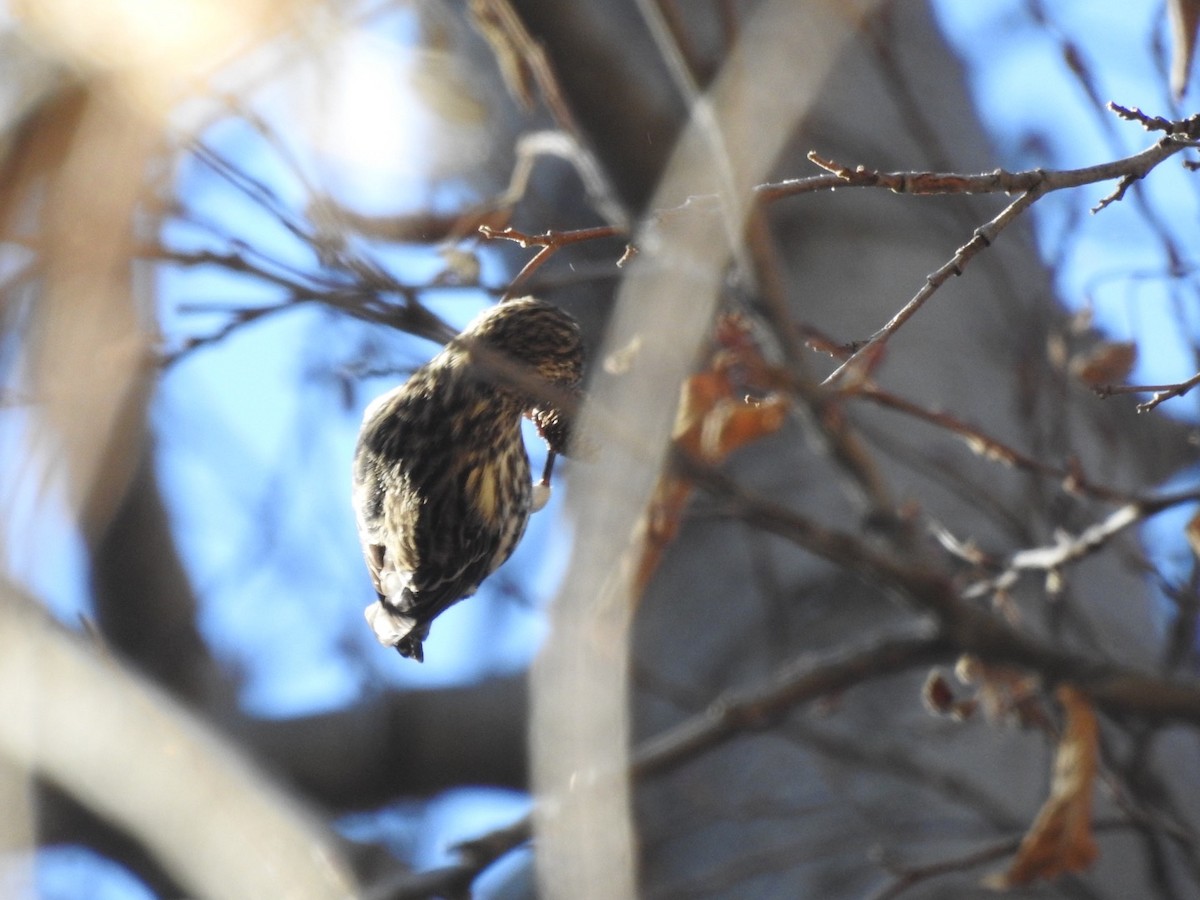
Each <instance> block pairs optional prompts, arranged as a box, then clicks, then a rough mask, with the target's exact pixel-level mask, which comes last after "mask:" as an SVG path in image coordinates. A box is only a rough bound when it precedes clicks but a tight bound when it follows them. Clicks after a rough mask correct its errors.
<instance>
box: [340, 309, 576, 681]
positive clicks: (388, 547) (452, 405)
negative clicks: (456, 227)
mask: <svg viewBox="0 0 1200 900" xmlns="http://www.w3.org/2000/svg"><path fill="white" fill-rule="evenodd" d="M582 371H583V344H582V341H581V340H580V335H579V327H578V325H577V324H576V323H575V320H574V319H572V318H571V317H570V316H569V315H567V313H565V312H563V311H562V310H560V309H559V308H558V307H556V306H553V305H551V304H549V303H545V302H543V301H541V300H536V299H534V298H533V297H523V298H521V299H519V300H511V301H509V302H507V303H502V304H500V305H498V306H495V307H492V308H491V309H488V310H486V311H485V312H483V313H482V314H480V315H479V316H478V317H476V318H475V320H474V321H472V322H471V323H470V324H469V325H468V326H467V327H466V328H465V329H464V330H463V332H462V333H461V334H459V335H458V337H456V338H454V340H452V341H451V342H450V343H449V344H448V345H447V346H446V348H445V349H444V350H442V352H441V353H439V354H438V355H437V356H436V357H434V358H433V359H432V360H431V361H430V362H429V363H427V364H426V365H424V366H422V367H421V368H420V369H418V370H417V371H416V372H415V373H413V376H412V377H411V378H410V379H409V380H408V381H407V382H406V383H404V384H403V385H401V386H400V387H398V388H396V389H395V390H392V391H390V392H389V393H387V394H384V395H383V396H382V397H379V398H378V399H377V400H375V401H374V402H373V403H372V404H371V405H370V406H369V407H368V408H367V411H366V414H365V415H364V417H363V425H362V430H361V432H360V433H359V437H358V446H357V448H356V449H355V454H354V509H355V516H356V519H357V522H358V536H359V540H360V541H361V542H362V547H363V555H364V556H365V557H366V560H367V568H368V570H369V571H370V573H371V580H372V581H373V582H374V584H375V590H376V592H377V594H378V597H379V599H378V600H377V601H376V602H375V603H372V604H371V605H370V606H369V607H367V610H366V617H367V621H368V622H369V623H370V624H371V627H372V629H374V631H375V636H376V637H377V638H378V639H379V642H380V643H381V644H384V645H387V646H393V647H395V648H396V649H397V650H398V651H399V652H400V654H401V655H402V656H407V657H411V658H413V659H415V660H417V661H418V662H421V661H423V660H424V650H423V648H422V643H421V642H422V641H423V640H424V639H425V638H426V637H427V636H428V634H429V625H430V623H431V622H432V621H433V620H434V619H435V618H436V617H437V616H438V615H439V614H441V613H442V612H443V611H444V610H445V609H447V608H448V607H450V606H452V605H453V604H455V603H457V602H458V601H459V600H462V599H464V598H466V597H470V596H471V595H472V594H474V593H475V591H476V589H477V588H478V587H479V585H480V583H481V582H482V581H483V580H484V579H485V578H486V577H487V576H488V575H490V574H491V573H492V572H493V571H494V570H495V569H496V568H497V567H499V566H500V564H501V563H503V562H504V561H505V560H506V559H508V557H509V555H511V554H512V552H513V549H514V548H515V547H516V545H517V542H518V541H519V540H520V539H521V535H522V534H524V532H525V524H526V522H527V521H528V519H529V513H530V511H531V509H533V508H534V485H533V484H532V481H531V477H530V471H529V458H528V456H527V455H526V453H525V444H524V441H523V439H522V437H521V417H522V416H529V417H530V418H532V419H533V421H534V423H535V424H536V425H537V427H538V431H539V433H540V434H541V435H542V437H543V438H544V439H545V440H546V442H547V443H548V444H549V446H550V459H549V461H548V464H547V472H546V475H545V476H543V486H544V485H545V484H546V479H547V478H548V476H549V468H550V464H551V463H552V462H553V458H554V455H555V454H556V453H558V452H562V451H564V450H565V449H566V444H567V442H568V441H569V439H570V431H569V426H568V423H569V416H567V415H565V414H564V411H562V410H559V409H557V408H556V407H555V406H554V402H553V400H554V398H555V397H558V398H561V397H562V396H564V392H565V393H566V395H568V396H571V397H574V396H577V394H578V390H579V382H580V380H581V377H582ZM545 493H546V494H547V496H548V489H547V490H546V491H545ZM541 502H542V503H544V502H545V499H544V498H543V499H542V500H541ZM537 508H540V504H539V505H538V507H537Z"/></svg>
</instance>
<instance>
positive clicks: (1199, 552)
mask: <svg viewBox="0 0 1200 900" xmlns="http://www.w3.org/2000/svg"><path fill="white" fill-rule="evenodd" d="M1183 533H1184V535H1185V536H1186V537H1187V542H1188V546H1189V547H1191V548H1192V553H1194V554H1195V555H1196V557H1197V558H1200V512H1197V513H1196V514H1195V515H1194V516H1192V517H1191V518H1190V519H1189V520H1188V523H1187V525H1185V526H1184V528H1183Z"/></svg>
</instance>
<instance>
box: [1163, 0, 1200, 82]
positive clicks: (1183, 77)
mask: <svg viewBox="0 0 1200 900" xmlns="http://www.w3.org/2000/svg"><path fill="white" fill-rule="evenodd" d="M1167 13H1168V16H1169V17H1170V21H1171V93H1172V94H1174V95H1175V98H1176V99H1182V98H1183V95H1184V92H1185V91H1186V90H1187V83H1188V75H1189V74H1190V73H1191V71H1192V57H1193V56H1194V55H1195V53H1196V29H1197V28H1198V27H1200V0H1168V2H1167Z"/></svg>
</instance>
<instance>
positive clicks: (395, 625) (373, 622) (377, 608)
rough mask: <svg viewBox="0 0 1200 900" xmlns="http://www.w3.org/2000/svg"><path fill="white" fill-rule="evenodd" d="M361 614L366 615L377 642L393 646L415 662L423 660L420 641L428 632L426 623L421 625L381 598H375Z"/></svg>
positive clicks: (423, 654)
mask: <svg viewBox="0 0 1200 900" xmlns="http://www.w3.org/2000/svg"><path fill="white" fill-rule="evenodd" d="M363 615H365V616H366V619H367V624H369V625H370V626H371V630H372V631H374V632H375V637H376V638H377V639H378V640H379V643H381V644H383V645H384V646H385V647H395V648H396V650H397V652H398V653H399V654H400V655H401V656H407V657H409V658H410V659H415V660H416V661H417V662H424V661H425V651H424V648H423V647H422V646H421V641H423V640H424V639H425V636H426V635H427V634H428V633H429V626H428V625H427V624H425V625H423V624H422V623H420V622H418V621H417V620H416V619H414V618H413V617H412V616H408V615H405V614H404V613H402V612H400V610H398V609H396V607H394V606H392V605H390V604H388V603H385V602H384V601H382V600H376V601H375V602H374V603H372V604H371V605H370V606H368V607H367V608H366V610H365V611H364V613H363Z"/></svg>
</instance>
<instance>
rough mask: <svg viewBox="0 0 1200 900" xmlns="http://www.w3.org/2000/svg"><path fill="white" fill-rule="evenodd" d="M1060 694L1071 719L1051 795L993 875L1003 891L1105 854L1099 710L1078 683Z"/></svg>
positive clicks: (1079, 866)
mask: <svg viewBox="0 0 1200 900" xmlns="http://www.w3.org/2000/svg"><path fill="white" fill-rule="evenodd" d="M1055 696H1056V697H1057V698H1058V702H1059V703H1061V704H1062V706H1063V709H1064V710H1065V712H1066V723H1065V725H1064V726H1063V733H1062V737H1060V738H1059V741H1058V752H1057V753H1056V754H1055V758H1054V775H1053V778H1052V780H1051V783H1050V796H1049V797H1048V798H1047V799H1046V802H1045V803H1044V804H1043V805H1042V808H1041V810H1040V811H1039V812H1038V815H1037V818H1036V819H1034V821H1033V824H1032V825H1031V826H1030V827H1029V831H1028V832H1027V833H1026V834H1025V837H1024V839H1023V840H1022V841H1021V846H1020V849H1018V850H1017V855H1016V857H1015V858H1014V859H1013V862H1012V865H1011V866H1009V868H1008V871H1006V872H1001V873H997V874H995V875H993V876H991V877H989V878H988V879H987V881H986V883H987V884H988V886H990V887H994V888H997V889H1001V890H1003V889H1007V888H1010V887H1018V886H1020V885H1025V884H1029V883H1031V882H1033V881H1037V880H1039V879H1040V880H1047V881H1048V880H1050V879H1053V878H1057V877H1058V876H1059V875H1063V874H1065V873H1068V872H1080V871H1083V870H1084V869H1086V868H1087V867H1088V866H1090V865H1091V864H1092V863H1093V862H1094V861H1095V859H1096V856H1097V854H1098V853H1099V851H1098V850H1097V849H1096V842H1095V841H1094V840H1093V838H1092V790H1093V788H1094V786H1095V782H1096V771H1097V768H1098V755H1099V754H1098V744H1097V739H1098V728H1097V724H1096V714H1095V712H1094V711H1093V710H1092V706H1091V703H1089V702H1088V699H1087V697H1085V696H1084V695H1083V693H1082V692H1081V691H1080V690H1079V689H1078V688H1075V687H1072V686H1071V685H1063V686H1062V687H1060V688H1059V689H1058V690H1057V691H1056V692H1055Z"/></svg>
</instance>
